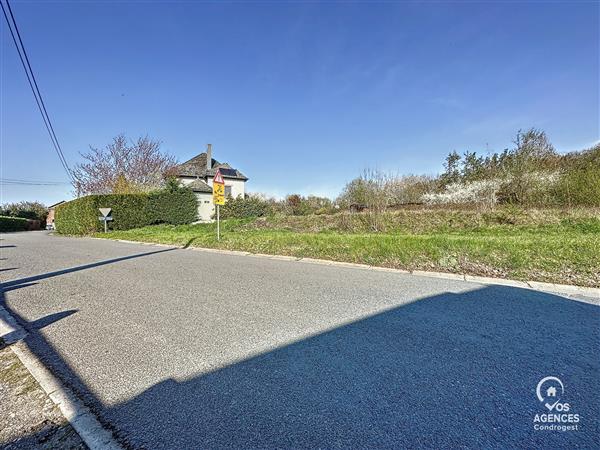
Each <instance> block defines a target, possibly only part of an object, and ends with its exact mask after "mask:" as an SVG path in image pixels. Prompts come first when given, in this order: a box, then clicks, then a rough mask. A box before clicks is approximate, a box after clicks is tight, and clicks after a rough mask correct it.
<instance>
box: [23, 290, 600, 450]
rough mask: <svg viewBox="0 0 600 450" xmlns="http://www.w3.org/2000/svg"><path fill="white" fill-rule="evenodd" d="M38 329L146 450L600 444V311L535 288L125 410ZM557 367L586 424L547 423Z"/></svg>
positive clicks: (301, 345) (437, 306)
mask: <svg viewBox="0 0 600 450" xmlns="http://www.w3.org/2000/svg"><path fill="white" fill-rule="evenodd" d="M13 314H14V311H13ZM20 320H22V319H20ZM26 326H27V327H28V331H29V335H28V337H27V338H26V339H25V342H26V344H27V345H28V346H29V348H30V349H31V350H32V351H33V352H34V353H35V354H36V355H37V356H38V357H39V358H40V359H41V360H42V361H44V363H45V364H46V365H47V366H49V367H50V368H51V370H52V371H53V372H54V373H55V374H58V375H59V376H60V378H61V379H62V380H63V381H64V382H65V383H66V384H67V385H68V386H69V387H70V388H71V389H73V390H74V391H75V392H77V393H78V395H79V396H80V397H81V398H82V399H83V400H84V401H85V402H86V404H88V406H90V407H91V408H92V409H93V410H94V411H95V413H96V414H97V415H98V416H99V418H100V420H101V421H102V422H103V423H104V424H105V425H107V426H108V427H109V428H111V429H112V430H113V433H114V434H115V436H117V437H118V438H119V439H120V440H121V442H125V443H127V444H128V445H129V446H132V447H135V448H153V449H160V448H174V449H179V448H436V449H437V448H503V449H504V448H595V447H596V445H597V436H598V433H599V431H600V428H599V415H598V411H599V410H600V357H599V356H600V307H598V306H596V305H592V304H588V303H583V302H578V301H573V300H569V299H566V298H563V297H560V296H556V295H551V294H547V293H542V292H536V291H532V290H527V289H520V288H514V287H504V286H493V287H484V288H481V289H477V290H473V291H470V292H463V293H458V294H456V293H444V294H440V295H435V296H432V297H428V298H424V299H421V300H418V301H415V302H414V303H410V304H406V305H403V306H400V307H397V308H394V309H391V310H388V311H385V312H382V313H380V314H376V315H373V316H370V317H365V318H363V319H361V320H358V321H356V322H354V323H350V324H347V325H343V326H340V327H338V328H335V329H333V330H331V331H328V332H324V333H322V334H319V335H316V336H314V337H311V338H308V339H303V340H300V341H297V342H294V343H291V344H289V345H285V346H282V347H280V348H277V349H274V350H273V351H270V352H267V353H264V354H261V355H258V356H256V357H253V358H249V359H247V360H244V361H240V362H238V363H235V364H232V365H229V366H226V367H222V368H220V369H218V370H215V371H212V372H210V373H203V374H199V375H198V376H196V377H193V378H191V379H188V380H177V379H167V380H164V381H162V382H160V383H158V384H156V385H154V386H152V387H151V388H149V389H147V390H146V391H144V392H142V393H140V394H139V395H137V396H135V397H133V398H131V399H129V400H128V401H125V402H123V403H120V404H117V405H112V406H109V405H104V404H102V403H101V402H100V401H99V400H98V399H97V398H96V397H95V396H94V394H93V392H91V389H89V388H88V387H87V386H86V385H85V383H83V382H82V381H81V380H80V379H79V378H78V376H77V372H76V370H74V369H73V368H72V367H70V365H69V363H68V362H67V361H68V355H60V354H59V353H58V352H57V351H56V350H55V349H54V348H53V346H52V345H51V344H50V343H48V342H46V341H45V340H44V338H43V335H42V333H39V332H38V331H37V330H36V329H35V327H34V326H32V325H27V324H26ZM157 351H160V349H157ZM205 357H206V355H202V354H198V355H197V358H199V359H201V358H205ZM546 376H556V377H559V378H560V379H561V380H562V381H563V383H564V386H565V393H564V394H563V398H562V399H561V400H562V401H564V402H567V403H569V404H570V405H571V412H572V413H576V414H579V416H580V418H581V422H580V426H581V430H580V431H577V432H556V431H555V432H551V431H535V430H534V429H533V425H534V422H533V420H534V417H535V415H536V414H544V413H546V412H547V410H546V409H545V407H544V406H543V404H542V403H540V401H539V400H538V399H537V398H536V394H535V389H536V385H537V383H538V382H539V381H540V380H541V379H542V378H544V377H546Z"/></svg>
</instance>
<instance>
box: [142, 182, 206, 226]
mask: <svg viewBox="0 0 600 450" xmlns="http://www.w3.org/2000/svg"><path fill="white" fill-rule="evenodd" d="M148 209H149V211H148V214H149V216H150V223H151V224H157V223H168V224H171V225H185V224H187V223H191V222H194V221H195V220H196V218H197V217H198V200H197V199H196V195H195V194H194V193H193V192H192V191H191V190H190V189H185V188H176V189H171V190H162V191H156V192H151V193H150V194H149V195H148Z"/></svg>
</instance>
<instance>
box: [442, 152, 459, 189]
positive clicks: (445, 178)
mask: <svg viewBox="0 0 600 450" xmlns="http://www.w3.org/2000/svg"><path fill="white" fill-rule="evenodd" d="M460 175H461V174H460V155H459V154H458V153H457V152H456V150H453V151H452V152H451V153H449V154H448V156H446V161H445V162H444V173H443V174H442V175H441V176H440V181H441V184H442V185H444V186H445V185H447V184H451V183H457V182H458V181H460Z"/></svg>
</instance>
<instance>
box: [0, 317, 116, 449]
mask: <svg viewBox="0 0 600 450" xmlns="http://www.w3.org/2000/svg"><path fill="white" fill-rule="evenodd" d="M25 336H27V332H26V331H25V330H24V329H23V328H22V327H21V326H19V325H17V324H16V321H15V320H14V318H13V317H12V316H11V315H10V314H9V313H8V311H6V309H4V308H1V307H0V337H1V338H2V340H3V341H4V342H5V343H6V344H10V347H9V348H10V349H11V350H12V352H13V353H14V354H15V355H16V356H17V358H19V360H20V361H21V363H22V364H23V365H24V366H25V367H26V368H27V370H28V371H29V373H30V374H31V375H32V376H33V378H35V380H36V381H37V382H38V383H39V385H40V387H41V388H42V389H43V390H44V392H45V393H46V394H47V395H48V397H50V400H52V401H53V402H54V404H56V406H58V408H59V409H60V412H61V413H62V415H63V416H64V417H65V419H67V421H68V422H69V423H70V424H71V426H72V427H73V429H74V430H75V431H76V432H77V434H79V436H80V437H81V439H82V440H83V442H85V443H86V445H87V446H88V447H89V448H90V450H123V447H121V445H119V444H118V443H117V442H116V441H115V439H114V438H113V435H112V433H111V432H110V431H108V430H107V429H105V428H104V427H103V426H102V425H101V424H100V422H98V419H96V416H95V415H94V414H93V413H92V412H91V411H90V410H89V408H88V407H87V406H85V405H84V404H83V402H81V400H79V399H78V398H77V397H76V396H75V395H74V394H73V392H71V390H70V389H67V388H66V387H65V386H63V384H62V383H61V382H60V381H59V380H58V378H56V377H55V376H54V375H53V374H52V373H51V372H50V371H49V370H48V369H47V368H46V367H45V366H44V365H43V364H42V363H41V361H40V360H39V359H38V358H37V357H36V356H35V355H34V354H33V353H32V352H31V350H29V348H28V347H27V345H26V344H25V343H24V342H22V341H21V340H22V339H23V338H24V337H25Z"/></svg>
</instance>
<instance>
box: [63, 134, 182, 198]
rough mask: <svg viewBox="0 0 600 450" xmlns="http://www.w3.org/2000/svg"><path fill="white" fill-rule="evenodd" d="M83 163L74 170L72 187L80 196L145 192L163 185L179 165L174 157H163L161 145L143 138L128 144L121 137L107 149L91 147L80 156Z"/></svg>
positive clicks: (114, 140) (115, 139) (164, 155)
mask: <svg viewBox="0 0 600 450" xmlns="http://www.w3.org/2000/svg"><path fill="white" fill-rule="evenodd" d="M81 156H82V157H83V159H84V162H82V163H79V164H77V165H76V166H75V169H74V170H73V177H74V179H75V181H74V182H73V187H74V188H75V191H76V193H77V195H82V194H107V193H111V192H116V191H119V192H122V191H123V186H124V185H127V192H145V191H150V190H153V189H157V188H159V187H161V186H162V184H163V183H164V178H165V176H167V175H169V174H170V173H171V171H172V169H173V167H174V166H175V164H176V160H175V158H174V157H173V156H171V155H168V154H165V153H162V152H161V150H160V142H159V141H154V140H152V139H150V138H148V137H140V138H138V140H137V141H135V142H131V143H128V142H127V139H126V138H125V136H124V135H119V136H117V137H115V138H114V139H113V141H112V142H111V143H110V144H108V145H107V146H106V147H104V148H101V149H99V148H94V147H91V146H90V151H89V152H87V153H85V154H83V153H82V154H81Z"/></svg>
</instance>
